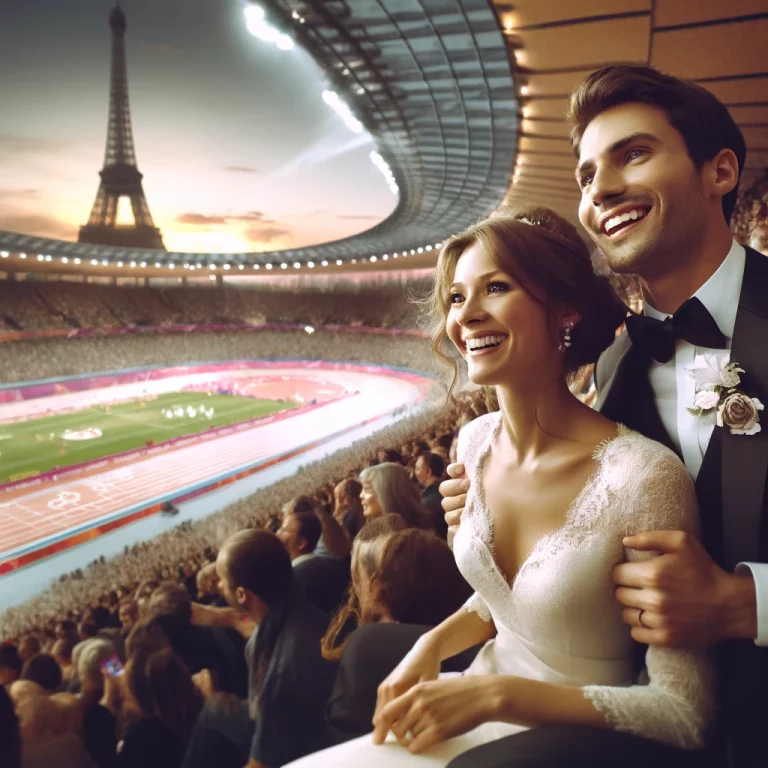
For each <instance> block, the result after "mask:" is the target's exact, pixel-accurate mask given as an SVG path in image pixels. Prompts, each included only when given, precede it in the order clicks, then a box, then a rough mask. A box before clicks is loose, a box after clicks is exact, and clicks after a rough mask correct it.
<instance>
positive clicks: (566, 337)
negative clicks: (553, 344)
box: [557, 320, 576, 352]
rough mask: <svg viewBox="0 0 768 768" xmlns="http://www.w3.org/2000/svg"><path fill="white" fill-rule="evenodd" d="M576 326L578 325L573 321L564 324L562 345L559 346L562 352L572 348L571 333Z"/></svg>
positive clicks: (561, 335)
mask: <svg viewBox="0 0 768 768" xmlns="http://www.w3.org/2000/svg"><path fill="white" fill-rule="evenodd" d="M574 325H576V323H575V322H574V321H573V320H566V321H565V323H564V324H563V328H562V331H561V332H560V343H559V344H558V345H557V348H558V349H559V350H560V351H561V352H565V350H566V349H568V347H570V346H571V331H572V330H573V326H574Z"/></svg>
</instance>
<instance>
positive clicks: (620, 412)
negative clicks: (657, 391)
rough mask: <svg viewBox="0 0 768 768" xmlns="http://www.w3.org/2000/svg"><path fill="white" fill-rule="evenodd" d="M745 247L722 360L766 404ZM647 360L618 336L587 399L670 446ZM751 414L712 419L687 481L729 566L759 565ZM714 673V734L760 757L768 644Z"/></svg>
mask: <svg viewBox="0 0 768 768" xmlns="http://www.w3.org/2000/svg"><path fill="white" fill-rule="evenodd" d="M746 252H747V255H746V264H745V268H744V280H743V282H742V288H741V295H740V298H739V307H738V311H737V314H736V325H735V328H734V332H733V340H732V346H731V360H733V361H735V362H738V363H739V365H740V367H742V368H744V370H745V371H746V373H744V374H742V375H741V379H742V382H741V388H742V389H744V390H745V391H746V392H747V394H749V395H750V396H752V397H759V398H760V399H761V400H762V402H763V403H764V404H766V405H768V399H766V398H767V397H768V258H766V257H765V256H763V255H762V254H760V253H758V252H757V251H754V250H752V249H751V248H747V249H746ZM648 367H649V363H648V360H647V359H645V360H643V359H642V357H641V356H640V355H638V354H637V352H636V350H634V349H633V346H632V342H631V340H630V339H629V336H628V335H627V334H626V333H623V334H622V335H621V336H619V337H618V338H617V339H616V341H615V342H614V343H613V344H612V345H611V347H609V348H608V349H607V350H606V351H605V352H604V353H603V355H602V356H601V357H600V360H599V361H598V363H597V367H596V371H595V382H596V385H597V391H598V397H597V402H596V405H595V407H596V408H597V409H598V410H600V411H601V412H602V413H603V414H604V415H605V416H607V417H608V418H610V419H613V420H614V421H618V422H621V423H622V424H625V425H626V426H628V427H630V428H631V429H635V430H637V431H638V432H641V433H643V434H644V435H646V436H647V437H650V438H652V439H654V440H658V441H659V442H661V443H663V444H664V445H666V446H668V447H669V448H672V449H673V450H674V445H673V443H672V441H671V439H670V437H669V435H668V434H667V432H666V430H665V429H664V426H663V424H662V421H661V417H660V416H659V413H658V410H657V409H656V405H655V402H654V398H653V391H652V389H651V386H650V383H649V381H648ZM760 416H761V421H762V426H763V429H762V431H761V432H759V433H758V434H757V435H750V436H744V435H731V434H730V431H729V430H728V428H727V427H726V428H722V427H715V429H714V432H713V433H712V438H711V440H710V443H709V446H708V448H707V452H706V454H705V455H704V460H703V463H702V466H701V470H700V471H699V475H698V479H697V481H696V495H697V497H698V501H699V507H700V509H701V518H702V536H703V540H704V544H705V546H706V547H707V550H708V551H709V552H710V554H711V555H712V557H713V558H714V559H715V560H716V561H717V562H718V563H719V564H720V565H721V566H722V567H723V568H725V569H727V570H729V571H732V570H733V569H734V567H735V566H736V564H737V563H739V562H741V561H750V562H762V563H768V492H767V489H766V476H768V410H764V411H762V412H761V414H760ZM718 672H719V677H720V683H721V685H722V686H723V690H722V695H721V703H722V707H723V718H722V721H723V731H722V734H721V738H720V741H721V743H722V745H723V749H724V750H727V753H728V757H729V764H730V765H731V766H734V767H735V768H747V766H749V768H752V766H758V765H760V766H763V767H764V766H766V765H768V745H766V744H765V736H764V731H765V730H766V729H768V648H757V647H756V646H755V645H754V643H753V642H752V641H738V642H729V643H725V644H724V645H723V646H722V647H721V648H719V649H718ZM726 742H727V745H726Z"/></svg>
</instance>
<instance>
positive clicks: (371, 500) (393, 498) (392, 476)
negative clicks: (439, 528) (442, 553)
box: [360, 462, 427, 528]
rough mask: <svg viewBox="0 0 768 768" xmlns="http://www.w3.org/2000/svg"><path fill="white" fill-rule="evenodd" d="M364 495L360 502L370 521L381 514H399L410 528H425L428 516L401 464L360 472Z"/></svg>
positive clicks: (378, 466)
mask: <svg viewBox="0 0 768 768" xmlns="http://www.w3.org/2000/svg"><path fill="white" fill-rule="evenodd" d="M360 480H361V482H362V492H361V494H360V500H361V501H362V504H363V513H364V514H365V517H366V518H367V519H368V520H371V519H373V518H375V517H378V516H379V515H387V514H391V513H397V514H398V515H402V517H403V518H404V519H405V521H406V522H407V523H408V525H411V526H414V527H416V528H421V527H425V525H426V522H425V521H426V519H427V513H426V510H425V509H424V506H423V505H422V503H421V496H420V495H419V492H418V490H417V488H416V486H415V485H414V484H413V482H412V481H411V478H410V477H409V476H408V471H407V470H406V469H405V467H403V466H402V465H400V464H394V463H392V462H386V463H384V464H376V465H375V466H373V467H368V468H367V469H364V470H363V471H362V472H361V473H360Z"/></svg>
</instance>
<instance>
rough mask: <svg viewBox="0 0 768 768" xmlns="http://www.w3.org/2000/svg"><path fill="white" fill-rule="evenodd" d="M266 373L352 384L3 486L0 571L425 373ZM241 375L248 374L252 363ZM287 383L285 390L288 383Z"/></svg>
mask: <svg viewBox="0 0 768 768" xmlns="http://www.w3.org/2000/svg"><path fill="white" fill-rule="evenodd" d="M254 367H256V365H255V366H254ZM238 373H239V372H238ZM265 373H266V372H265ZM268 373H269V375H270V376H279V375H284V376H287V377H290V378H291V379H294V380H295V379H297V378H300V379H306V380H307V382H303V384H304V385H306V384H307V383H308V381H309V380H312V381H314V382H315V384H316V386H317V387H318V389H323V388H324V384H330V385H336V386H332V388H333V389H335V388H336V387H342V388H343V389H346V390H347V391H348V392H350V393H354V394H350V395H349V396H348V397H345V398H343V399H341V400H338V401H334V402H331V403H329V404H325V405H322V404H321V405H319V406H318V407H317V408H315V409H314V410H311V411H305V412H303V413H300V414H298V415H296V416H295V417H291V418H287V419H284V420H282V421H277V422H274V423H269V424H266V425H259V424H256V425H255V426H253V427H251V428H249V429H246V430H243V431H242V432H238V433H235V434H228V435H224V436H221V437H215V438H213V439H210V440H205V441H204V442H201V443H197V444H194V445H191V446H186V447H183V448H179V449H175V450H168V451H167V452H165V453H163V454H161V455H156V456H152V457H149V458H147V457H139V458H137V459H136V460H135V461H133V462H131V463H128V464H121V465H120V466H119V467H113V468H106V469H104V470H103V471H100V472H98V473H95V474H91V475H89V476H78V477H77V478H72V479H71V480H66V479H64V480H60V481H56V482H53V481H52V482H49V483H47V484H46V485H44V486H38V487H37V488H35V489H34V490H33V491H30V492H26V493H15V494H14V493H9V494H6V497H5V498H3V499H2V501H0V574H2V573H7V572H9V571H12V570H15V569H17V568H19V567H22V566H24V565H26V564H28V563H30V562H34V561H35V560H39V559H40V558H42V557H45V556H47V555H49V554H52V553H53V552H56V551H60V550H61V549H64V548H68V547H71V546H74V545H76V544H78V543H80V542H82V541H85V540H89V539H93V538H95V537H97V536H100V535H102V534H103V533H106V532H107V531H109V530H112V529H113V528H115V527H119V526H121V525H125V524H127V523H129V522H131V521H133V520H136V519H138V518H140V517H143V516H145V515H147V514H152V513H154V512H156V511H158V510H159V508H160V505H161V503H162V501H164V500H167V499H169V498H173V499H177V500H178V499H180V498H184V497H190V496H192V495H196V494H197V493H201V492H203V491H208V490H212V489H213V488H216V487H220V486H221V485H224V484H226V483H227V482H232V481H233V480H236V479H239V478H240V477H244V476H246V475H248V474H251V473H252V472H254V471H259V470H261V469H265V468H266V467H268V466H272V465H273V464H275V463H277V462H279V461H284V460H285V459H287V458H290V457H292V456H295V455H297V454H299V453H301V452H303V451H306V450H309V449H311V448H314V447H316V446H318V445H321V444H322V443H324V442H327V441H328V440H330V439H332V438H334V437H336V436H338V435H339V434H343V433H344V432H348V431H351V430H353V429H355V428H356V427H359V426H361V425H362V424H364V423H367V422H370V421H372V420H374V419H376V418H379V417H381V416H384V415H386V414H388V413H391V412H392V411H393V410H395V409H397V408H399V407H402V406H404V405H407V404H411V403H414V402H416V401H418V400H419V399H420V398H421V397H422V396H423V392H424V391H425V388H426V387H427V386H429V385H430V384H431V383H432V382H431V380H429V379H427V378H426V377H424V378H420V377H416V376H413V375H412V374H407V375H402V374H399V373H398V372H397V371H391V372H389V373H388V374H385V373H384V372H377V373H375V374H374V373H370V372H362V370H358V371H350V370H322V371H317V370H308V369H306V368H301V367H291V368H288V367H286V368H285V369H281V370H274V369H271V370H269V372H268ZM236 375H237V374H236ZM240 375H250V376H251V377H252V376H253V371H250V372H243V373H242V374H240ZM321 379H322V380H321ZM286 384H287V386H288V387H289V389H288V391H287V392H286V394H290V392H291V391H292V390H291V389H290V387H291V383H290V381H286ZM302 390H305V386H302ZM325 390H326V391H328V388H327V386H326V387H325ZM305 391H306V390H305Z"/></svg>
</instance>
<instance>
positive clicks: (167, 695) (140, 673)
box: [125, 648, 202, 743]
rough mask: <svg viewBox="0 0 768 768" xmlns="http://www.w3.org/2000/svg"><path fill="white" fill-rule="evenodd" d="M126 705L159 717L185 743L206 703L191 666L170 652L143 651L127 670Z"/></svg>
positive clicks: (145, 649)
mask: <svg viewBox="0 0 768 768" xmlns="http://www.w3.org/2000/svg"><path fill="white" fill-rule="evenodd" d="M125 690H126V706H128V707H129V708H130V709H133V710H135V711H137V712H140V713H141V714H143V715H145V716H147V717H152V716H154V717H158V718H159V719H160V720H162V721H163V723H165V725H167V726H168V727H169V728H170V729H171V730H172V731H173V732H174V733H175V734H176V736H178V738H179V739H180V740H181V741H182V743H186V742H187V740H188V739H189V735H190V733H191V731H192V728H193V727H194V725H195V721H196V720H197V717H198V715H199V714H200V710H201V709H202V700H201V698H200V696H199V694H198V693H197V691H196V690H195V686H194V685H193V683H192V676H191V675H190V673H189V669H188V668H187V665H186V664H185V663H184V662H183V661H182V660H181V659H180V658H179V657H178V656H177V655H176V654H175V653H174V652H173V651H172V650H171V649H170V648H163V649H160V650H158V649H152V648H141V649H139V650H138V651H136V652H135V653H134V654H133V655H132V656H131V657H130V659H129V660H128V663H127V664H126V667H125Z"/></svg>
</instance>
